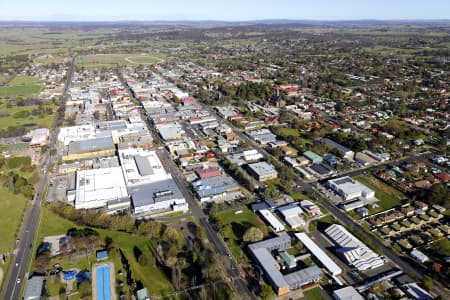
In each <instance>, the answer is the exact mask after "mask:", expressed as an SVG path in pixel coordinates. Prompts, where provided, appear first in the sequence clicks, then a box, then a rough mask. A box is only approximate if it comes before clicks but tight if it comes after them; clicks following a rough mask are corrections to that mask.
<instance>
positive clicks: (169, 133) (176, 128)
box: [156, 123, 185, 141]
mask: <svg viewBox="0 0 450 300" xmlns="http://www.w3.org/2000/svg"><path fill="white" fill-rule="evenodd" d="M156 128H157V129H158V132H159V135H160V136H161V137H162V138H163V139H164V140H165V141H170V140H178V139H181V138H182V137H183V136H184V134H185V132H184V130H183V127H182V126H181V125H180V124H178V123H164V124H156Z"/></svg>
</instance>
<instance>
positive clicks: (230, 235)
mask: <svg viewBox="0 0 450 300" xmlns="http://www.w3.org/2000/svg"><path fill="white" fill-rule="evenodd" d="M238 210H242V213H240V214H235V212H236V211H238ZM218 218H219V220H220V222H221V224H223V225H224V228H225V229H224V230H223V232H222V236H223V238H224V240H225V242H226V243H227V245H228V247H229V248H230V250H231V252H232V253H233V256H234V257H235V258H236V260H237V261H238V262H245V261H247V260H248V259H247V256H246V255H245V253H244V252H243V251H242V249H241V247H240V243H241V242H242V237H243V235H244V233H245V231H246V230H247V229H248V228H250V227H252V226H255V227H258V228H260V229H262V230H263V232H266V231H267V230H266V228H267V227H266V225H264V224H262V223H260V222H259V221H258V219H257V216H256V214H255V213H253V212H252V211H251V210H249V209H248V208H247V207H245V206H244V207H241V208H233V209H229V210H225V211H222V212H220V213H218Z"/></svg>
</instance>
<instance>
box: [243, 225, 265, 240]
mask: <svg viewBox="0 0 450 300" xmlns="http://www.w3.org/2000/svg"><path fill="white" fill-rule="evenodd" d="M263 238H264V234H263V232H262V231H261V229H259V228H258V227H254V226H252V227H250V228H249V229H247V230H246V231H245V233H244V235H243V237H242V240H243V241H244V242H247V243H248V242H252V243H254V242H258V241H260V240H262V239H263Z"/></svg>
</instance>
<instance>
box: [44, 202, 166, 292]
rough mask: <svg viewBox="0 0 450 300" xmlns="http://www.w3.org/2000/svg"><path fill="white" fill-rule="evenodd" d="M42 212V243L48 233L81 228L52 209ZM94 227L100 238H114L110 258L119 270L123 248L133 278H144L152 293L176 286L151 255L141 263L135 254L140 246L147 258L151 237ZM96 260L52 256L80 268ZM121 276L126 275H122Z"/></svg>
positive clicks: (55, 287)
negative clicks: (157, 265)
mask: <svg viewBox="0 0 450 300" xmlns="http://www.w3.org/2000/svg"><path fill="white" fill-rule="evenodd" d="M42 212H43V213H42V218H41V224H40V228H39V234H38V242H39V243H40V242H42V240H43V238H44V237H45V236H47V235H58V234H64V233H66V232H67V230H68V229H70V228H73V227H76V228H80V226H77V225H76V224H75V223H73V222H71V221H69V220H66V219H64V218H61V217H60V216H58V215H56V214H54V213H53V212H51V211H49V210H48V209H47V208H44V209H43V211H42ZM95 230H96V231H97V232H98V233H99V234H100V237H99V238H100V239H101V240H104V239H105V238H106V237H107V236H108V237H111V238H112V240H113V244H114V248H115V250H112V251H111V252H110V257H109V260H110V261H112V262H114V266H115V270H116V271H118V270H122V271H123V270H124V269H123V266H122V263H121V259H120V254H119V249H120V250H121V251H122V252H123V254H124V255H125V257H126V258H127V259H128V262H129V264H130V266H131V269H132V273H133V276H134V278H135V279H136V281H141V282H142V284H143V285H144V286H145V287H146V288H148V290H149V292H150V294H157V295H160V294H165V293H167V292H170V291H172V290H173V288H172V285H171V283H170V281H169V280H168V279H167V277H166V276H165V275H164V274H163V273H162V271H161V270H159V269H158V268H156V267H155V266H153V264H152V263H151V262H150V261H151V260H150V259H149V263H148V264H147V265H146V266H145V267H144V266H142V265H140V264H139V263H138V262H137V261H136V259H135V257H134V248H135V247H137V248H139V250H141V251H142V253H143V255H145V256H147V257H148V258H150V257H151V256H152V254H151V252H150V249H149V246H150V242H149V240H148V239H146V238H144V237H141V236H136V235H131V234H128V233H124V232H116V231H111V230H103V229H95ZM94 260H95V258H94V255H92V256H87V257H86V256H84V255H82V256H81V257H80V258H78V259H77V260H70V259H69V258H68V257H62V258H54V259H53V260H52V263H53V264H54V263H56V262H59V263H61V265H62V266H63V267H64V268H66V269H70V268H75V267H76V268H78V269H83V268H90V266H91V263H92V262H93V261H94ZM116 277H117V279H116V282H117V280H118V279H119V278H118V275H117V274H116ZM121 280H124V279H123V278H121ZM54 285H55V286H52V287H51V289H52V290H53V291H57V290H59V285H60V283H59V282H58V281H55V282H54Z"/></svg>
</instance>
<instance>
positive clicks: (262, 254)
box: [252, 248, 288, 288]
mask: <svg viewBox="0 0 450 300" xmlns="http://www.w3.org/2000/svg"><path fill="white" fill-rule="evenodd" d="M252 251H253V255H254V256H255V257H256V259H257V260H258V261H259V264H260V265H261V267H262V268H263V269H264V271H265V272H266V274H267V275H268V276H269V277H270V280H271V281H272V282H273V284H274V285H275V286H276V287H277V288H282V287H285V286H287V285H288V283H287V282H286V280H285V279H284V276H283V274H281V272H280V271H279V270H278V268H279V265H278V263H277V261H276V260H275V258H273V256H272V254H271V253H270V252H269V251H268V250H267V249H266V248H256V249H253V250H252Z"/></svg>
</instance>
